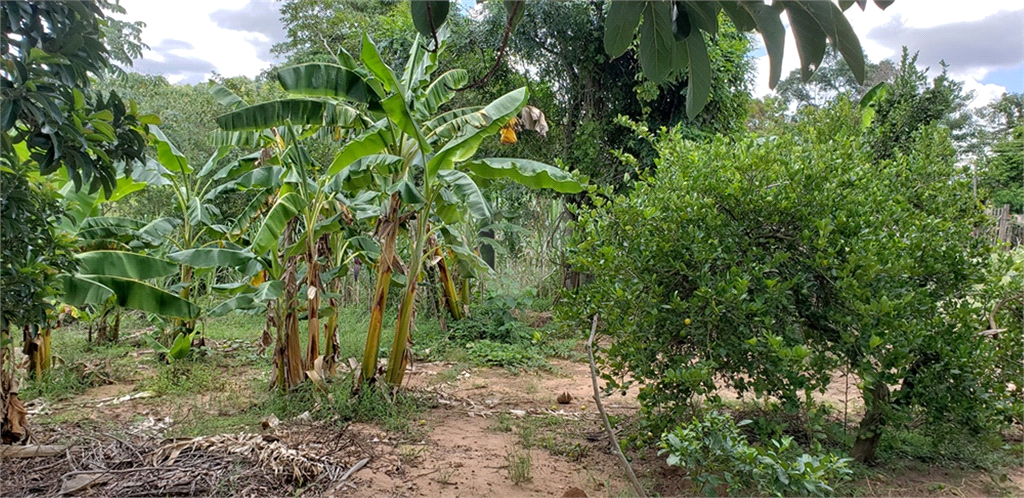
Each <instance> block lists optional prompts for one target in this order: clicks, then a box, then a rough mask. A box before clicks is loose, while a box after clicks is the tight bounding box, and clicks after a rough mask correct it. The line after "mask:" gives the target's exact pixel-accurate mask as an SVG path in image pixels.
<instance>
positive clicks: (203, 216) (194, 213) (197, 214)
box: [185, 197, 220, 226]
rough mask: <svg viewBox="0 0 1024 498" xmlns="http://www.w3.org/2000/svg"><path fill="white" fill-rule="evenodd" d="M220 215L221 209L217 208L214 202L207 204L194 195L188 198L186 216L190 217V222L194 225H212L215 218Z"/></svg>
mask: <svg viewBox="0 0 1024 498" xmlns="http://www.w3.org/2000/svg"><path fill="white" fill-rule="evenodd" d="M219 215H220V210H219V209H217V207H216V206H214V205H213V204H207V203H205V202H203V201H201V200H199V198H198V197H193V198H191V199H189V200H188V205H187V206H186V208H185V216H187V217H188V222H189V223H190V224H192V225H193V226H199V225H211V224H213V219H214V218H215V217H217V216H219Z"/></svg>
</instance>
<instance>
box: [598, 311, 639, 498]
mask: <svg viewBox="0 0 1024 498" xmlns="http://www.w3.org/2000/svg"><path fill="white" fill-rule="evenodd" d="M596 333H597V314H596V313H595V314H594V323H593V325H591V327H590V339H588V340H587V354H588V355H589V356H590V380H591V381H593V383H594V401H595V402H597V410H598V411H600V412H601V420H602V421H603V422H604V430H605V431H607V432H608V439H609V441H611V444H612V449H614V450H615V454H616V455H618V456H619V460H620V461H621V462H622V468H623V469H624V470H625V471H626V476H627V477H629V482H630V483H632V484H633V490H634V491H636V495H637V496H639V497H640V498H647V495H646V494H645V493H644V488H643V487H642V486H640V481H638V480H637V479H636V474H634V473H633V467H632V466H631V465H629V460H626V455H623V454H622V448H620V447H619V440H618V439H616V438H615V431H613V430H612V424H611V422H609V421H608V414H607V413H606V412H605V411H604V404H603V403H601V390H600V389H598V387H597V364H595V363H594V334H596Z"/></svg>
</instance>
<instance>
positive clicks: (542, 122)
mask: <svg viewBox="0 0 1024 498" xmlns="http://www.w3.org/2000/svg"><path fill="white" fill-rule="evenodd" d="M519 128H520V129H523V128H525V129H527V130H532V131H535V132H537V133H540V136H542V137H546V136H548V121H547V120H546V119H545V118H544V111H541V110H540V109H538V108H536V107H534V106H532V105H528V106H526V107H523V110H522V111H519Z"/></svg>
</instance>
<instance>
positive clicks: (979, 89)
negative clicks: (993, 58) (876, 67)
mask: <svg viewBox="0 0 1024 498" xmlns="http://www.w3.org/2000/svg"><path fill="white" fill-rule="evenodd" d="M1003 11H1013V15H1018V14H1021V7H1020V2H1019V0H986V1H983V2H973V3H971V5H970V8H965V7H964V4H963V3H962V2H959V1H949V0H947V1H931V2H922V1H911V0H897V1H896V2H895V3H894V4H892V5H891V6H889V8H887V9H886V10H884V11H883V10H881V9H879V8H878V7H877V6H875V5H874V4H873V3H872V2H868V8H867V9H866V10H865V11H863V12H862V11H861V10H860V8H858V7H856V6H854V7H851V8H850V9H849V10H847V11H846V17H847V19H849V21H850V24H851V25H852V26H853V29H854V31H855V32H856V33H857V35H858V37H859V38H860V42H861V46H862V47H863V48H864V51H865V52H866V53H867V56H868V59H870V60H872V61H875V62H878V61H882V60H885V59H891V60H898V58H899V56H900V53H899V50H900V49H899V48H898V47H890V46H886V45H884V44H882V43H879V42H878V41H875V40H873V39H871V38H870V37H869V33H871V32H872V30H873V29H877V28H879V27H881V26H900V27H902V28H904V29H908V28H909V29H917V30H923V29H926V28H936V27H939V26H943V25H950V24H955V23H967V22H972V21H981V20H983V19H986V18H989V17H990V16H992V15H994V14H997V13H1000V12H1003ZM1004 13H1005V12H1004ZM1021 19H1024V16H1021ZM783 21H784V24H786V29H787V36H786V47H785V50H784V54H785V56H784V58H783V63H782V77H783V78H785V77H786V76H787V75H788V74H789V72H790V71H792V70H793V69H796V68H799V67H800V58H799V56H798V55H797V51H796V42H795V41H794V39H793V36H792V33H789V32H788V30H789V24H788V22H786V21H787V20H786V17H785V16H783ZM756 36H757V39H758V41H759V43H760V36H759V35H756ZM1020 36H1022V37H1024V24H1022V26H1021V32H1020ZM890 41H891V40H890ZM1006 42H1007V43H1020V40H1006ZM890 45H891V43H890ZM968 45H971V46H973V45H976V44H967V43H965V44H964V49H965V50H969V49H970V48H971V47H970V46H968ZM909 48H910V50H911V51H916V50H922V57H921V58H920V59H919V61H918V64H919V65H920V66H929V67H930V68H931V75H932V76H935V75H937V74H938V73H939V71H940V70H941V68H940V67H939V61H940V60H941V59H943V58H946V59H954V58H956V59H960V60H969V59H971V58H972V55H973V54H970V53H967V54H964V53H954V54H948V55H944V54H939V53H931V52H927V51H925V50H924V48H925V47H909ZM762 53H763V52H762ZM988 55H990V54H978V56H977V58H978V59H982V58H984V57H986V56H988ZM1020 60H1021V61H1022V62H1024V54H1020ZM754 62H755V68H756V71H757V74H756V75H755V81H754V89H753V92H754V95H756V96H758V97H761V96H764V95H768V94H770V93H771V90H769V88H768V71H769V62H768V56H767V55H764V56H762V57H759V58H757V59H755V61H754ZM962 65H965V64H962ZM990 69H992V68H989V67H985V66H976V67H970V68H967V67H955V66H954V67H951V68H950V69H949V75H950V77H952V78H954V79H956V80H958V81H961V82H963V84H964V89H965V90H966V91H974V92H975V93H976V97H975V100H974V101H973V102H972V104H971V106H972V107H980V106H984V105H985V104H987V103H989V102H991V101H992V100H994V99H997V98H999V96H1001V95H1002V94H1003V93H1004V92H1006V91H1007V88H1006V87H1005V86H1001V85H996V84H985V83H982V82H981V81H982V80H983V79H984V78H985V76H986V74H988V72H989V71H990Z"/></svg>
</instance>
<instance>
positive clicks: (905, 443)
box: [878, 427, 1022, 472]
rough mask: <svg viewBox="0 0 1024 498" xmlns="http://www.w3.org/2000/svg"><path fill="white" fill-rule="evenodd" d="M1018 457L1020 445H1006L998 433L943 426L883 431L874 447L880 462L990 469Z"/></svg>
mask: <svg viewBox="0 0 1024 498" xmlns="http://www.w3.org/2000/svg"><path fill="white" fill-rule="evenodd" d="M1015 449H1016V451H1015ZM1021 458H1022V453H1021V445H1017V448H1014V446H1011V445H1006V444H1005V443H1004V442H1003V440H1002V437H1001V436H1000V435H999V434H996V433H980V434H969V433H965V432H963V431H956V430H955V429H953V428H944V427H924V428H921V429H917V430H907V429H903V430H887V431H885V432H883V433H882V439H881V441H880V442H879V447H878V460H879V462H880V463H882V464H884V465H907V464H908V462H921V463H924V464H929V465H942V466H953V467H959V468H963V469H982V470H985V471H988V472H993V471H996V470H999V469H1002V468H1005V467H1007V466H1010V465H1020V461H1021Z"/></svg>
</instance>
